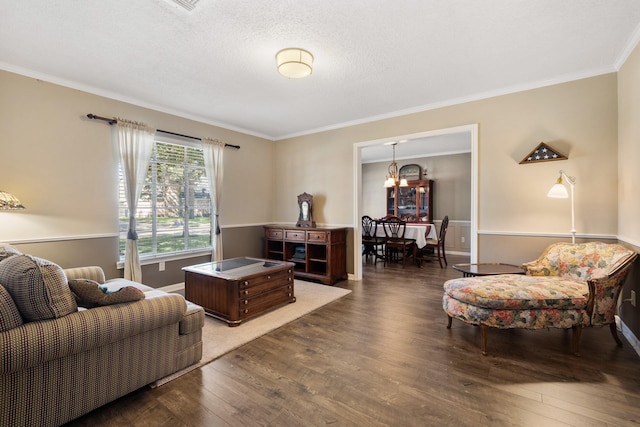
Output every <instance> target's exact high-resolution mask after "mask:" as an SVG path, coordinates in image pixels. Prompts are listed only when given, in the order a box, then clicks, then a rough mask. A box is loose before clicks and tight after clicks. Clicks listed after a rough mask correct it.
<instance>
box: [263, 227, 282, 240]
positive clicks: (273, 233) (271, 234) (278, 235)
mask: <svg viewBox="0 0 640 427" xmlns="http://www.w3.org/2000/svg"><path fill="white" fill-rule="evenodd" d="M282 234H283V233H282V230H280V229H273V228H268V229H267V237H268V238H269V239H282Z"/></svg>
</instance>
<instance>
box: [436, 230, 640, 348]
mask: <svg viewBox="0 0 640 427" xmlns="http://www.w3.org/2000/svg"><path fill="white" fill-rule="evenodd" d="M636 257H637V254H636V253H635V252H633V251H631V250H629V249H627V248H625V247H624V246H621V245H618V244H606V243H602V242H588V243H581V244H568V243H556V244H552V245H550V246H549V247H548V248H547V249H546V250H545V251H544V252H543V253H542V254H541V255H540V257H539V258H538V259H537V260H535V261H531V262H528V263H525V264H523V266H524V267H525V269H526V275H525V276H523V275H516V274H505V275H496V276H484V277H467V278H461V279H454V280H449V281H447V282H446V283H445V284H444V296H443V308H444V310H445V312H446V313H447V315H448V326H447V327H448V328H450V327H451V321H452V318H456V319H459V320H461V321H463V322H465V323H469V324H474V325H480V327H481V348H482V353H483V354H486V339H487V330H488V328H489V327H493V328H499V329H508V328H527V329H541V328H550V327H552V328H572V329H573V340H572V348H573V353H574V354H576V355H579V353H580V352H579V340H580V334H581V332H582V328H583V327H585V326H604V325H609V326H610V330H611V333H612V335H613V338H614V339H615V341H616V343H617V344H618V345H619V346H621V345H622V341H620V339H619V338H618V335H617V331H616V326H615V310H616V302H617V300H618V295H619V294H620V291H621V289H622V285H623V284H624V281H625V279H626V277H627V275H628V273H629V270H630V267H631V265H632V263H633V261H634V260H635V258H636Z"/></svg>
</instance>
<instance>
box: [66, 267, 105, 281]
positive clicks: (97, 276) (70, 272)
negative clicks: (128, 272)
mask: <svg viewBox="0 0 640 427" xmlns="http://www.w3.org/2000/svg"><path fill="white" fill-rule="evenodd" d="M64 274H65V276H67V280H72V279H89V280H93V281H96V282H98V283H100V284H102V283H104V282H105V277H104V271H103V270H102V267H98V266H97V265H92V266H90V267H76V268H66V269H64Z"/></svg>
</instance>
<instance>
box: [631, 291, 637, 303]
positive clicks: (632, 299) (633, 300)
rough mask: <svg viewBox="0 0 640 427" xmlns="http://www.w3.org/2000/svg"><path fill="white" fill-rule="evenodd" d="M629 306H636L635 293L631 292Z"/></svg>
mask: <svg viewBox="0 0 640 427" xmlns="http://www.w3.org/2000/svg"><path fill="white" fill-rule="evenodd" d="M631 305H632V306H634V307H635V306H636V291H631Z"/></svg>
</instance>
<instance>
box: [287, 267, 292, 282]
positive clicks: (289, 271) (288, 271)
mask: <svg viewBox="0 0 640 427" xmlns="http://www.w3.org/2000/svg"><path fill="white" fill-rule="evenodd" d="M287 273H289V274H291V269H289V270H287ZM289 280H291V278H289Z"/></svg>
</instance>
